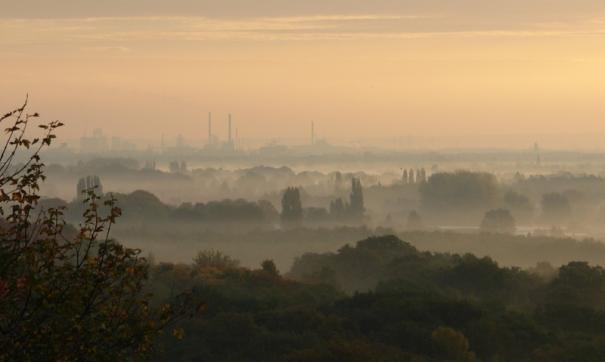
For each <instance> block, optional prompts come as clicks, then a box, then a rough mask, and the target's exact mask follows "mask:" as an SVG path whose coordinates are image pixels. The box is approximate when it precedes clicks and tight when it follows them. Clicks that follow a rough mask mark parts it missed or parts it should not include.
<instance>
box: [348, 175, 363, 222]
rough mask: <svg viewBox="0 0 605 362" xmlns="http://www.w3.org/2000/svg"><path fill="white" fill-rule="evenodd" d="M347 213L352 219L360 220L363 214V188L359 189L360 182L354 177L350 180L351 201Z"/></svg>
mask: <svg viewBox="0 0 605 362" xmlns="http://www.w3.org/2000/svg"><path fill="white" fill-rule="evenodd" d="M349 212H350V214H351V216H352V217H353V218H362V217H363V214H364V212H365V207H364V203H363V188H362V187H361V181H360V180H359V179H358V178H356V177H353V178H352V179H351V199H350V205H349Z"/></svg>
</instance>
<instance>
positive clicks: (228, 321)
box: [152, 236, 605, 361]
mask: <svg viewBox="0 0 605 362" xmlns="http://www.w3.org/2000/svg"><path fill="white" fill-rule="evenodd" d="M212 259H213V258H203V261H201V262H200V261H198V262H196V263H192V264H190V265H175V264H164V263H161V264H158V265H156V266H155V267H154V268H153V274H152V275H153V277H152V286H153V289H154V291H155V294H156V297H162V296H168V295H169V294H170V291H171V290H174V289H179V288H193V289H194V290H195V291H196V293H200V295H203V296H204V297H205V300H206V302H207V310H205V312H204V314H203V315H202V316H200V317H199V318H196V319H193V320H188V321H186V322H184V324H183V328H184V331H185V334H186V336H185V338H184V339H183V340H182V341H179V342H175V341H169V342H164V343H163V348H164V351H165V353H166V354H165V355H164V356H165V357H164V359H165V360H184V361H194V360H209V361H283V360H285V361H445V360H448V361H476V360H482V361H601V360H603V359H605V332H604V330H605V329H603V327H604V326H605V271H604V270H603V269H601V268H600V267H592V266H590V265H588V264H587V263H582V262H573V263H569V264H567V265H565V266H563V267H561V268H560V269H554V268H552V267H550V266H549V265H546V264H544V265H540V266H539V267H537V268H534V269H531V270H528V271H523V270H519V269H515V268H502V267H499V266H498V265H497V264H496V263H495V262H493V261H492V260H491V259H489V258H477V257H475V256H473V255H464V256H459V255H450V254H432V253H426V252H419V251H418V250H416V249H415V248H414V247H412V246H411V245H409V244H408V243H406V242H403V241H401V240H399V239H398V238H396V237H393V236H385V237H376V238H369V239H366V240H364V241H361V242H359V243H357V244H356V245H355V246H345V247H343V248H341V249H340V250H339V251H338V252H337V253H328V254H307V255H304V256H302V257H301V258H299V259H298V260H297V262H296V264H295V265H294V267H293V268H292V270H291V272H290V273H288V275H286V276H280V275H278V274H277V272H276V270H275V268H274V265H273V264H272V262H270V261H267V262H265V263H263V265H262V266H261V267H260V268H259V269H256V270H251V269H243V268H238V267H237V265H236V264H235V263H233V262H229V261H230V259H229V258H226V260H227V262H226V261H225V260H224V257H223V258H214V259H215V260H216V261H213V260H212ZM295 280H296V281H295Z"/></svg>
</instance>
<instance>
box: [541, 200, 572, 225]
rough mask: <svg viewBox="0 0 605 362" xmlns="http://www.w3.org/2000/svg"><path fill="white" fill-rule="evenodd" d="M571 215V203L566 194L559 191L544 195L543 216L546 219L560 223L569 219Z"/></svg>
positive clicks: (556, 223)
mask: <svg viewBox="0 0 605 362" xmlns="http://www.w3.org/2000/svg"><path fill="white" fill-rule="evenodd" d="M570 216H571V205H570V203H569V199H568V198H567V197H566V196H565V195H563V194H560V193H557V192H551V193H547V194H544V195H542V217H543V219H544V221H546V222H549V223H553V224H555V225H560V224H561V223H564V222H566V221H568V220H569V217H570Z"/></svg>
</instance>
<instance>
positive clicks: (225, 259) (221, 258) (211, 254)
mask: <svg viewBox="0 0 605 362" xmlns="http://www.w3.org/2000/svg"><path fill="white" fill-rule="evenodd" d="M193 265H194V266H195V267H196V268H197V269H206V268H215V269H219V270H225V269H233V268H237V267H238V266H239V261H237V260H235V259H233V258H231V257H230V256H229V255H225V254H223V253H221V252H220V251H217V250H204V251H200V252H198V253H197V256H196V257H195V258H194V259H193Z"/></svg>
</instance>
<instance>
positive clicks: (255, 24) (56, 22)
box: [0, 13, 605, 53]
mask: <svg viewBox="0 0 605 362" xmlns="http://www.w3.org/2000/svg"><path fill="white" fill-rule="evenodd" d="M604 30H605V22H603V18H602V17H595V18H592V17H590V18H582V19H574V20H573V21H568V22H542V21H540V22H535V23H527V24H524V25H523V26H519V25H516V26H495V25H491V24H481V23H479V24H476V23H473V24H469V23H467V22H465V21H464V20H463V19H460V18H459V17H457V16H455V15H452V14H445V13H439V14H437V13H436V14H401V15H390V14H356V15H350V14H327V15H309V16H284V17H256V18H246V19H223V18H211V17H195V16H194V17H182V16H131V17H87V18H74V19H70V18H63V19H4V20H1V19H0V34H4V36H3V37H1V38H0V45H2V46H5V47H6V46H8V47H16V48H22V47H27V46H46V47H49V46H53V45H59V46H77V47H78V48H79V49H81V50H82V51H97V52H98V51H105V52H114V53H126V52H128V50H129V49H130V47H131V46H132V44H135V43H137V42H153V43H156V44H157V43H158V42H179V41H183V42H194V41H210V40H217V41H230V40H247V41H309V40H355V39H358V40H368V39H424V38H471V37H483V38H485V37H499V38H511V37H519V38H527V37H562V36H601V35H603V33H604ZM7 34H10V35H7Z"/></svg>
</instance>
